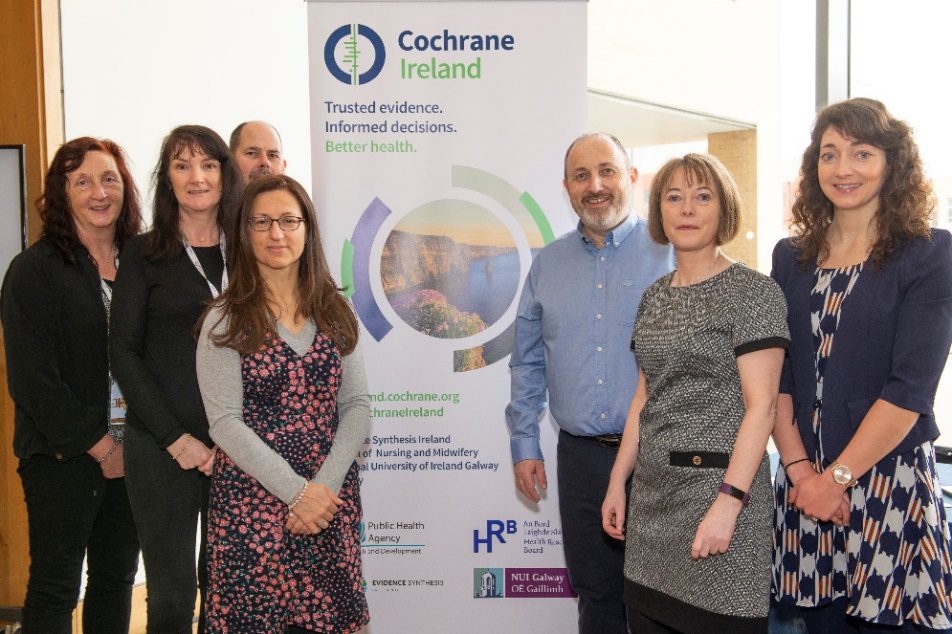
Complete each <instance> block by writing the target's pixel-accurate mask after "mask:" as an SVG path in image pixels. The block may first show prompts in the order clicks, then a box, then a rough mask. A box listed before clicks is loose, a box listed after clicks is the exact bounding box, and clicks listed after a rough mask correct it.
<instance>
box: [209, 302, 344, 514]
mask: <svg viewBox="0 0 952 634" xmlns="http://www.w3.org/2000/svg"><path fill="white" fill-rule="evenodd" d="M221 316H222V314H221V311H220V310H219V309H218V308H217V307H216V308H215V309H214V310H213V311H211V312H210V313H209V314H208V317H207V318H206V319H205V323H204V324H202V332H201V334H200V335H199V338H198V349H197V350H196V360H195V366H196V370H197V372H198V386H199V388H200V389H201V391H202V401H204V403H205V414H206V415H207V416H208V432H209V434H210V435H211V437H212V440H214V441H215V444H216V445H218V447H219V448H220V449H221V450H222V451H224V452H225V453H226V454H228V457H229V458H231V459H232V460H233V461H234V463H235V464H236V465H238V467H239V468H241V469H242V470H243V471H244V472H245V473H247V474H248V475H250V476H251V477H253V478H254V479H256V480H257V481H258V482H260V483H261V485H262V486H264V488H265V489H267V490H268V491H269V492H271V493H272V494H274V495H276V496H277V497H278V498H279V499H280V500H281V501H283V502H284V503H285V504H290V503H291V501H292V500H293V499H294V496H295V495H297V494H298V491H300V490H301V487H302V486H304V481H305V479H304V478H302V477H301V476H299V475H298V474H296V473H295V472H294V469H292V468H291V465H289V464H288V463H287V461H286V460H285V459H284V458H282V457H281V456H280V455H279V454H278V453H277V452H276V451H274V450H273V449H271V447H269V446H268V445H267V444H265V442H264V441H263V440H261V438H259V437H258V435H257V434H256V433H255V432H253V431H252V430H251V428H249V427H248V426H247V425H245V422H244V420H243V419H242V409H243V408H242V402H243V399H244V395H243V389H242V384H241V358H240V356H239V354H238V352H237V351H236V350H233V349H231V348H219V347H218V346H216V345H215V344H213V343H212V342H211V340H210V339H209V335H210V334H211V330H212V328H215V329H216V330H219V329H220V328H219V327H217V326H218V322H219V320H220V319H221ZM223 326H224V322H222V327H223ZM335 444H336V443H335ZM331 451H332V452H333V449H332V450H331ZM342 479H343V478H342Z"/></svg>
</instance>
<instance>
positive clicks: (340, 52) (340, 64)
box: [324, 24, 387, 86]
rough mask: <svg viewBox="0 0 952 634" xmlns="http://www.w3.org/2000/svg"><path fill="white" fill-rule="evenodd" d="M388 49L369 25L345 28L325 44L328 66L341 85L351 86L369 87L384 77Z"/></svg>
mask: <svg viewBox="0 0 952 634" xmlns="http://www.w3.org/2000/svg"><path fill="white" fill-rule="evenodd" d="M386 60H387V49H386V48H385V47H384V45H383V40H382V39H380V36H379V35H377V32H376V31H374V30H373V29H372V28H370V27H369V26H367V25H366V24H345V25H343V26H341V27H340V28H338V29H335V30H334V32H333V33H331V34H330V37H328V38H327V42H326V43H325V44H324V65H325V66H327V70H329V71H330V73H331V75H333V76H334V77H336V78H337V80H338V81H340V82H343V83H345V84H348V85H351V86H359V85H362V84H366V83H368V82H370V81H373V79H374V78H375V77H376V76H377V75H379V74H380V71H381V70H383V65H384V62H385V61H386Z"/></svg>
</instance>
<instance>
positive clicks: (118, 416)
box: [99, 278, 126, 442]
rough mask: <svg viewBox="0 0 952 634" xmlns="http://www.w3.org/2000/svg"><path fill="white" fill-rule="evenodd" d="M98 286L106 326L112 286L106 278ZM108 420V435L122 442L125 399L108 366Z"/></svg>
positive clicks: (110, 306)
mask: <svg viewBox="0 0 952 634" xmlns="http://www.w3.org/2000/svg"><path fill="white" fill-rule="evenodd" d="M99 287H100V289H101V290H102V303H103V306H105V307H106V328H107V329H108V327H109V318H110V309H111V308H112V287H110V286H109V284H107V283H106V280H104V279H102V278H100V279H99ZM108 411H109V420H108V421H107V425H108V429H109V435H110V436H112V437H113V439H114V440H115V441H116V442H122V440H123V438H124V436H125V430H126V427H125V425H126V399H125V397H123V395H122V390H120V389H119V383H117V382H116V377H114V376H113V375H112V368H111V367H110V368H109V409H108Z"/></svg>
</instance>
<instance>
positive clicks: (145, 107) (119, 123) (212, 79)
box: [61, 0, 311, 218]
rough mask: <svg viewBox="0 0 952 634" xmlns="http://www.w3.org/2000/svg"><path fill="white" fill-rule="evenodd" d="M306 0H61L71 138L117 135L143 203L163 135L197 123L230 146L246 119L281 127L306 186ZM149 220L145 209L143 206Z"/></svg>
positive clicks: (294, 169)
mask: <svg viewBox="0 0 952 634" xmlns="http://www.w3.org/2000/svg"><path fill="white" fill-rule="evenodd" d="M306 9H307V5H306V3H305V2H303V0H272V1H270V2H267V3H265V2H257V1H255V0H190V1H187V0H163V1H162V2H128V1H126V0H61V19H62V45H63V92H64V112H65V119H66V138H67V139H71V138H74V137H77V136H83V135H92V136H104V137H109V138H112V139H114V140H115V141H116V142H117V143H119V144H120V145H122V146H123V147H124V148H125V150H126V151H127V152H128V153H129V156H130V158H131V159H132V162H133V166H132V167H133V176H134V178H135V180H136V183H137V184H138V186H139V189H140V191H141V192H142V194H143V200H144V202H146V205H147V209H149V205H151V202H149V201H151V194H149V193H148V188H149V177H150V173H151V170H152V168H153V167H154V166H155V162H156V160H157V158H158V153H159V146H160V144H161V142H162V138H163V137H164V136H165V135H166V134H168V132H169V131H170V130H171V129H172V128H174V127H175V126H177V125H181V124H186V123H197V124H202V125H206V126H208V127H210V128H212V129H213V130H215V131H217V132H218V133H219V134H220V135H221V136H222V138H224V139H225V142H226V143H227V141H228V136H229V135H230V134H231V131H232V129H233V128H234V127H235V126H236V125H237V124H239V123H241V122H242V121H245V120H248V119H265V120H268V121H270V122H271V123H273V124H274V125H275V126H277V128H278V130H279V131H280V133H281V136H282V137H283V141H284V153H285V156H286V158H287V161H288V174H290V175H291V176H293V177H294V178H296V179H298V180H300V181H301V182H302V183H303V184H304V185H305V187H307V188H308V189H310V180H311V177H310V174H311V159H310V131H309V128H308V126H309V119H308V75H307V22H306V13H307V11H306ZM147 217H148V218H151V210H150V209H149V210H148V212H147Z"/></svg>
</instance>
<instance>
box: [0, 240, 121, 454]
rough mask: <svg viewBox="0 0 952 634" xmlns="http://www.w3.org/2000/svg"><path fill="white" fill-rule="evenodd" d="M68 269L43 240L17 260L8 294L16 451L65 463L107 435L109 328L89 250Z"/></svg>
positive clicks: (2, 297) (1, 313)
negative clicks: (40, 455) (39, 455)
mask: <svg viewBox="0 0 952 634" xmlns="http://www.w3.org/2000/svg"><path fill="white" fill-rule="evenodd" d="M73 255H74V257H75V262H68V261H67V260H66V258H65V257H64V256H63V253H62V252H61V251H60V250H59V249H57V248H56V247H55V246H54V245H53V244H52V243H51V242H50V241H49V240H47V239H41V240H39V241H38V242H36V244H34V245H33V246H31V247H30V248H29V249H27V250H26V251H24V252H23V253H21V254H20V255H18V256H17V257H16V258H14V260H13V262H12V263H11V264H10V268H9V269H7V274H6V277H5V278H4V280H3V290H2V293H0V317H2V321H3V335H4V343H5V348H6V356H7V384H8V385H9V388H10V395H11V396H12V397H13V401H14V403H15V405H16V422H15V427H14V432H13V451H14V453H15V454H16V455H17V456H18V457H19V458H29V457H30V456H32V455H34V454H44V455H49V456H53V457H55V458H56V459H57V460H60V461H64V460H68V459H70V458H73V457H75V456H78V455H81V454H84V453H85V452H86V451H87V450H89V449H90V448H91V447H92V446H93V445H95V444H96V443H97V442H98V441H99V440H100V439H101V438H102V437H103V434H105V433H106V430H107V427H108V416H109V361H108V356H107V329H108V325H107V321H106V309H105V306H103V301H102V291H101V288H100V282H99V273H98V272H97V271H96V267H95V266H94V265H93V263H92V261H91V260H90V259H89V256H88V253H87V251H86V249H85V247H83V246H82V245H77V246H76V247H75V248H74V249H73Z"/></svg>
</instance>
